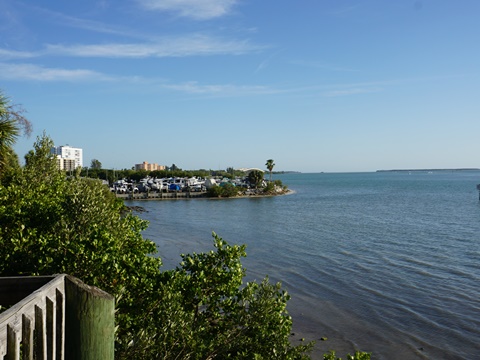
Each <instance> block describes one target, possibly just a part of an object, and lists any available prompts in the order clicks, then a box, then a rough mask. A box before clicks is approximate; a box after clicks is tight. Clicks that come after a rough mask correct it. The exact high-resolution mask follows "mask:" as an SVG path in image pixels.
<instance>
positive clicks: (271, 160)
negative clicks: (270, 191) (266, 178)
mask: <svg viewBox="0 0 480 360" xmlns="http://www.w3.org/2000/svg"><path fill="white" fill-rule="evenodd" d="M265 166H266V167H267V169H268V171H270V182H271V181H272V170H273V167H274V166H275V163H274V162H273V159H269V160H267V163H266V164H265Z"/></svg>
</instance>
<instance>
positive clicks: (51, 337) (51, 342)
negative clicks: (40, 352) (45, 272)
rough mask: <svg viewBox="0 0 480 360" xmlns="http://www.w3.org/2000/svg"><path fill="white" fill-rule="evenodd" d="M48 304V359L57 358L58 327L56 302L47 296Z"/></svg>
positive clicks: (53, 359)
mask: <svg viewBox="0 0 480 360" xmlns="http://www.w3.org/2000/svg"><path fill="white" fill-rule="evenodd" d="M46 305H47V314H46V315H47V316H46V318H47V319H46V320H47V322H46V330H47V339H46V340H47V359H48V360H55V350H56V338H55V328H56V326H55V325H56V311H55V303H54V302H53V301H52V300H50V298H48V297H47V298H46Z"/></svg>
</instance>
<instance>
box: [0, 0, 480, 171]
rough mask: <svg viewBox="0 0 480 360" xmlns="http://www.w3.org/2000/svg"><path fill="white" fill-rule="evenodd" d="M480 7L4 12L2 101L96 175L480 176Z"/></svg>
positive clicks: (109, 5) (209, 2)
mask: <svg viewBox="0 0 480 360" xmlns="http://www.w3.org/2000/svg"><path fill="white" fill-rule="evenodd" d="M479 14H480V1H478V0H462V1H458V0H451V1H447V0H418V1H415V0H395V1H385V0H363V1H360V0H356V1H354V0H322V1H320V0H297V1H287V0H115V1H113V0H103V1H101V0H98V1H91V0H84V1H63V0H49V1H33V0H32V1H22V0H0V89H1V90H2V91H3V92H4V93H5V94H6V95H8V96H9V97H10V99H11V100H12V102H13V103H16V104H21V105H22V106H23V107H24V108H25V109H26V110H27V112H28V113H27V116H28V118H29V119H30V120H31V122H32V123H33V126H34V135H33V136H32V137H31V138H22V139H20V140H19V141H18V143H17V145H16V151H17V152H18V154H19V155H20V156H21V157H23V155H24V154H25V153H26V152H27V151H28V150H29V149H31V148H32V144H33V142H34V141H35V137H36V136H37V135H40V134H42V133H43V131H45V132H46V133H47V134H48V135H50V136H51V137H52V139H53V140H54V141H55V144H56V145H66V144H68V145H70V146H74V147H81V148H83V149H84V165H86V166H88V165H89V164H90V161H91V159H94V158H95V159H98V160H100V161H101V162H102V164H103V166H104V167H106V168H116V169H123V168H131V167H132V166H133V165H134V164H135V163H140V162H142V161H148V162H156V163H159V164H164V165H168V166H170V165H171V164H173V163H174V164H176V165H177V166H178V167H180V168H183V169H200V168H205V169H221V168H223V169H225V168H227V167H230V166H231V167H235V168H240V167H261V168H264V167H265V166H264V164H265V161H266V160H267V159H270V158H272V159H274V160H275V163H276V168H275V169H276V170H297V171H302V172H321V171H325V172H348V171H375V170H377V169H392V168H458V167H480V158H479V156H478V153H479V151H478V150H479V144H480V141H479V136H480V118H479V116H480V46H479V44H480V22H479Z"/></svg>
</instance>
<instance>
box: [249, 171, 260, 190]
mask: <svg viewBox="0 0 480 360" xmlns="http://www.w3.org/2000/svg"><path fill="white" fill-rule="evenodd" d="M248 181H249V182H250V184H252V185H255V189H256V188H258V186H259V185H260V184H261V183H262V181H263V172H262V171H260V170H252V171H250V173H249V174H248Z"/></svg>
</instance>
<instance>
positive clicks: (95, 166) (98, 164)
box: [90, 159, 102, 169]
mask: <svg viewBox="0 0 480 360" xmlns="http://www.w3.org/2000/svg"><path fill="white" fill-rule="evenodd" d="M101 168H102V163H101V162H100V161H99V160H97V159H92V162H91V163H90V169H101Z"/></svg>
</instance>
